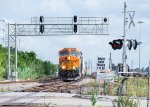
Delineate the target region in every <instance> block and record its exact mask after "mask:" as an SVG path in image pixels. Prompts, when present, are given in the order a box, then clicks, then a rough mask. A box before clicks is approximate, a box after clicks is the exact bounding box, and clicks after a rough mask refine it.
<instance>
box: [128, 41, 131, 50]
mask: <svg viewBox="0 0 150 107" xmlns="http://www.w3.org/2000/svg"><path fill="white" fill-rule="evenodd" d="M127 46H128V49H129V50H131V48H132V41H131V40H129V42H128V44H127Z"/></svg>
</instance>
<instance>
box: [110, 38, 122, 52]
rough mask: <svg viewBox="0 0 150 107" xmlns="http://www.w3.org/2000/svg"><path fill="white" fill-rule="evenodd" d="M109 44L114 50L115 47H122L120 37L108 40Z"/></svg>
mask: <svg viewBox="0 0 150 107" xmlns="http://www.w3.org/2000/svg"><path fill="white" fill-rule="evenodd" d="M109 44H110V45H111V46H112V48H113V49H114V50H116V49H121V48H122V45H123V42H122V40H121V39H118V40H113V41H112V42H109Z"/></svg>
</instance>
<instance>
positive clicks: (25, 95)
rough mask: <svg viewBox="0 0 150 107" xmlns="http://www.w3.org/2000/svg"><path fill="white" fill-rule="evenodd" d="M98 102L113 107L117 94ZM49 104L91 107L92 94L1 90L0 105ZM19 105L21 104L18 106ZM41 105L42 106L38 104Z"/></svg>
mask: <svg viewBox="0 0 150 107" xmlns="http://www.w3.org/2000/svg"><path fill="white" fill-rule="evenodd" d="M99 98H100V99H99V100H98V102H97V103H96V104H97V105H100V106H108V107H112V100H113V99H116V98H117V97H116V96H99ZM44 103H45V104H48V103H51V105H53V106H54V107H55V106H56V107H79V106H80V107H91V101H90V96H80V95H77V94H68V93H52V92H1V93H0V107H4V106H5V107H10V106H11V105H14V107H15V106H17V107H29V106H28V105H30V104H44ZM146 104H147V102H146V98H143V99H140V107H146ZM18 105H19V106H18ZM11 107H12V106H11ZM38 107H40V106H38Z"/></svg>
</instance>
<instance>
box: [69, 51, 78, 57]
mask: <svg viewBox="0 0 150 107" xmlns="http://www.w3.org/2000/svg"><path fill="white" fill-rule="evenodd" d="M70 55H72V56H79V52H77V51H73V52H70Z"/></svg>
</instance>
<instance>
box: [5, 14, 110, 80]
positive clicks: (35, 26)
mask: <svg viewBox="0 0 150 107" xmlns="http://www.w3.org/2000/svg"><path fill="white" fill-rule="evenodd" d="M108 25H109V18H103V17H79V18H78V17H77V16H74V17H43V16H40V18H38V17H32V18H31V23H30V24H9V23H8V26H7V28H6V29H7V31H8V32H7V33H6V35H7V42H8V80H9V79H10V74H11V73H10V59H11V58H10V47H14V48H15V80H17V79H18V77H17V66H18V65H17V64H18V57H17V42H18V36H58V35H63V36H64V35H108Z"/></svg>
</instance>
